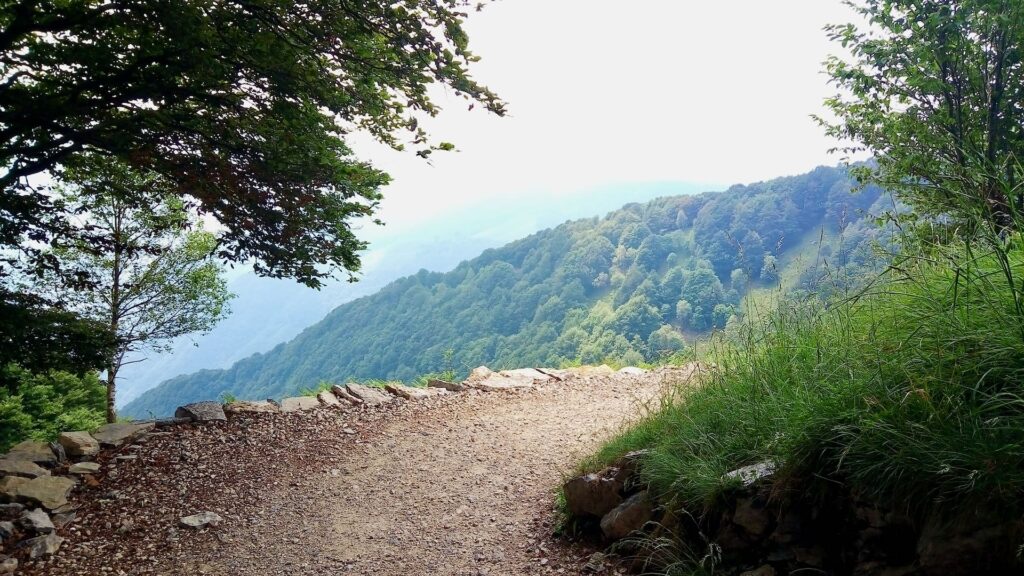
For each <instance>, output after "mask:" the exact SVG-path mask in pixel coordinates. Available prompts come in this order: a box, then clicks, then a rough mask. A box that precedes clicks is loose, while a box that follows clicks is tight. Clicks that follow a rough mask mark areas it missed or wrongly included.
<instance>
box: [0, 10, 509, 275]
mask: <svg viewBox="0 0 1024 576" xmlns="http://www.w3.org/2000/svg"><path fill="white" fill-rule="evenodd" d="M469 6H470V2H468V1H467V0H409V1H403V2H376V1H368V0H356V1H338V0H302V1H298V2H279V1H272V0H252V1H245V2H240V1H234V0H229V1H226V2H207V1H204V0H181V1H178V2H162V1H158V0H124V1H119V2H92V1H89V0H61V1H57V0H13V1H10V2H4V3H3V4H2V6H0V77H2V82H0V136H2V137H0V166H2V167H3V168H2V169H0V246H2V247H4V248H5V250H4V252H3V254H5V264H6V265H7V266H8V267H9V266H12V265H14V264H15V262H16V260H15V259H14V258H11V257H6V255H7V254H8V253H9V252H11V249H12V248H14V247H20V248H22V249H23V250H26V251H27V252H29V254H28V257H29V259H30V260H32V261H33V263H34V264H52V263H53V262H52V261H47V260H45V259H42V258H41V257H40V255H39V253H38V251H35V250H32V249H31V248H29V247H27V246H38V245H40V244H45V243H48V242H49V241H50V240H51V239H52V238H53V237H54V236H59V235H60V234H62V233H63V232H65V231H66V228H67V227H68V225H69V222H70V220H71V217H70V215H69V214H68V212H67V211H66V210H65V209H64V207H63V206H62V205H61V204H60V203H59V202H55V201H54V200H53V197H52V195H51V194H49V193H48V191H47V190H45V189H39V188H37V187H35V186H34V185H33V182H32V181H31V180H29V177H30V176H32V175H34V174H38V173H41V172H49V173H54V172H57V171H59V170H60V168H61V167H62V166H63V165H64V163H65V162H66V161H68V160H69V159H71V158H73V157H75V156H76V155H78V154H80V153H82V152H96V153H100V154H104V155H110V156H114V157H117V158H119V159H121V160H123V161H125V162H127V163H129V164H130V165H131V166H133V167H134V168H136V169H139V170H143V171H147V170H148V171H153V172H155V173H157V174H160V175H162V176H163V177H165V178H167V179H168V180H169V181H170V182H171V183H172V184H173V185H174V187H175V191H176V193H177V194H178V195H179V196H183V197H188V198H190V199H193V200H194V201H195V203H196V208H197V209H198V210H199V211H200V212H201V213H203V214H206V215H209V216H212V217H214V218H216V220H217V221H218V222H219V223H220V224H221V225H222V226H223V228H222V230H221V231H220V232H219V237H218V246H219V249H218V255H219V256H220V257H222V258H225V259H228V260H232V261H239V262H241V261H252V262H254V263H255V266H256V269H257V271H258V272H260V273H261V274H264V275H268V276H275V277H294V278H296V279H298V280H299V281H301V282H304V283H306V284H309V285H312V286H317V285H320V284H321V283H322V280H323V278H325V277H326V276H329V275H332V274H333V273H335V272H337V271H339V270H347V271H353V270H356V269H358V267H359V263H360V261H359V255H358V252H359V250H360V249H361V248H363V247H364V244H363V242H361V241H360V240H358V239H357V238H356V236H355V234H354V232H353V229H352V226H351V225H352V221H353V220H354V219H358V218H361V217H370V216H372V214H373V213H374V210H375V208H376V206H377V202H378V201H379V199H380V192H379V188H380V187H381V186H382V185H383V184H385V183H386V182H387V181H388V177H387V175H385V174H384V173H382V172H380V171H378V170H376V169H374V168H373V167H371V166H370V165H369V164H367V163H365V162H361V161H359V160H358V159H356V158H354V157H353V155H352V153H351V151H350V149H349V147H348V146H347V144H346V141H345V135H346V134H347V133H349V132H350V131H352V130H357V129H362V130H365V131H368V132H369V133H370V134H372V135H373V136H375V137H376V138H377V139H379V140H381V141H383V142H385V143H387V144H389V145H392V146H394V147H396V148H401V147H403V146H405V145H412V146H414V147H415V148H416V149H417V150H418V151H417V153H418V154H421V155H423V156H426V155H428V154H429V153H430V152H431V151H432V150H435V149H439V148H440V149H450V148H451V147H452V146H451V145H450V144H447V143H434V142H432V141H431V140H429V139H428V135H427V134H426V133H425V132H424V131H423V130H422V129H421V128H420V127H419V124H418V120H417V118H419V117H422V116H423V115H430V116H432V115H435V114H437V113H438V112H439V108H438V106H437V105H436V103H434V102H433V101H432V99H431V97H430V88H431V86H433V85H443V86H446V87H448V88H450V89H451V90H453V91H454V93H455V94H458V95H461V96H463V97H465V98H466V99H467V100H468V101H469V102H471V103H481V104H482V105H483V107H485V108H487V109H488V110H490V111H492V112H495V113H498V114H502V113H503V112H504V107H503V103H502V102H501V101H500V100H499V99H498V98H497V96H496V95H495V94H493V93H492V92H491V91H489V90H488V89H487V88H486V87H484V86H482V85H480V84H478V83H477V82H476V81H474V80H473V79H472V78H471V76H470V75H469V72H468V66H469V65H470V63H471V62H473V61H474V60H476V56H475V55H474V54H473V53H472V52H471V51H470V50H469V46H468V37H467V34H466V32H465V30H464V28H463V20H464V18H465V17H466V10H467V8H469ZM470 107H472V104H470ZM26 240H31V241H33V243H32V244H30V245H26ZM0 272H2V270H0Z"/></svg>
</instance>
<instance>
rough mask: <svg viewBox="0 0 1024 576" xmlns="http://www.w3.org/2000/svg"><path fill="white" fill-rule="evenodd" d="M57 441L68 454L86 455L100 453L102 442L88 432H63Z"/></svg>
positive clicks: (74, 455) (75, 455)
mask: <svg viewBox="0 0 1024 576" xmlns="http://www.w3.org/2000/svg"><path fill="white" fill-rule="evenodd" d="M57 442H59V443H60V445H61V446H63V447H64V452H65V453H66V454H67V455H68V456H73V457H85V456H95V455H96V454H99V453H100V443H99V442H97V441H96V439H95V438H93V437H92V436H91V435H90V434H89V433H88V432H83V431H79V432H62V433H61V435H60V437H58V438H57Z"/></svg>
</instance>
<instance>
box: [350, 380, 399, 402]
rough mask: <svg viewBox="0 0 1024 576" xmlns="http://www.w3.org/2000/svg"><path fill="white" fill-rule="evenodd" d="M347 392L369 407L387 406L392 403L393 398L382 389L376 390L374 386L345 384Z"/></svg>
mask: <svg viewBox="0 0 1024 576" xmlns="http://www.w3.org/2000/svg"><path fill="white" fill-rule="evenodd" d="M345 390H346V391H347V392H348V393H349V394H351V395H353V396H355V397H356V398H359V399H360V400H362V401H363V403H364V404H366V405H367V406H376V405H378V404H387V403H388V402H391V401H392V398H391V396H389V395H388V393H387V392H385V391H384V390H382V389H380V388H374V387H372V386H364V385H362V384H356V383H354V382H350V383H348V384H345Z"/></svg>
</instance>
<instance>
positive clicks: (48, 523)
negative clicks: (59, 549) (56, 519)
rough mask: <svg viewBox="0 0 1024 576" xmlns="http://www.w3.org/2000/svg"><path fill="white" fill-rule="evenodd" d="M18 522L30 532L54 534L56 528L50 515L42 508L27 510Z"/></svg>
mask: <svg viewBox="0 0 1024 576" xmlns="http://www.w3.org/2000/svg"><path fill="white" fill-rule="evenodd" d="M18 524H20V525H21V527H22V528H23V529H24V530H25V531H26V532H28V533H29V534H53V531H54V529H55V526H54V525H53V521H52V520H50V515H49V514H47V513H46V511H45V510H42V509H41V508H35V509H33V510H26V511H25V512H24V513H23V514H22V515H21V518H20V519H19V520H18Z"/></svg>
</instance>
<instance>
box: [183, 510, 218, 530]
mask: <svg viewBox="0 0 1024 576" xmlns="http://www.w3.org/2000/svg"><path fill="white" fill-rule="evenodd" d="M223 520H224V519H223V518H221V517H220V516H219V515H218V514H215V513H213V512H200V513H199V514H193V515H191V516H185V517H184V518H182V519H181V520H180V523H181V525H182V526H184V527H186V528H197V529H198V528H205V527H207V526H217V525H219V524H220V523H221V522H222V521H223Z"/></svg>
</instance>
